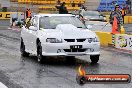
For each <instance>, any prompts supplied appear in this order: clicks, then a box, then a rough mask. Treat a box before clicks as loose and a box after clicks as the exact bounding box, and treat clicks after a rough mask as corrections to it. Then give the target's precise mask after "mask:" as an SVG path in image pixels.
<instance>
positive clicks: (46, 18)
mask: <svg viewBox="0 0 132 88" xmlns="http://www.w3.org/2000/svg"><path fill="white" fill-rule="evenodd" d="M20 51H21V55H22V56H28V55H29V54H35V55H37V57H38V61H39V62H42V61H43V60H44V59H45V57H47V56H65V57H66V59H73V58H75V56H81V55H90V59H91V61H92V62H93V63H97V62H98V60H99V56H100V42H99V39H98V37H97V35H96V34H95V33H94V32H92V31H90V30H89V29H87V28H86V26H85V25H84V24H83V23H82V22H81V21H80V20H79V19H78V18H76V17H75V16H74V15H71V14H38V15H35V16H34V17H32V19H31V25H30V26H29V27H26V26H23V27H22V31H21V46H20Z"/></svg>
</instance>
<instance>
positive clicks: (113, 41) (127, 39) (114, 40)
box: [96, 31, 132, 52]
mask: <svg viewBox="0 0 132 88" xmlns="http://www.w3.org/2000/svg"><path fill="white" fill-rule="evenodd" d="M96 34H97V36H98V37H99V39H100V44H101V46H106V47H108V45H112V46H114V47H115V48H117V49H120V50H124V51H126V52H132V35H127V34H115V35H112V34H111V33H110V32H100V31H96ZM113 36H114V37H113Z"/></svg>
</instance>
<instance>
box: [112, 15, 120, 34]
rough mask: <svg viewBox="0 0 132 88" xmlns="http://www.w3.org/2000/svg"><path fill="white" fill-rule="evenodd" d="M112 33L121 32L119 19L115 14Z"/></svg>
mask: <svg viewBox="0 0 132 88" xmlns="http://www.w3.org/2000/svg"><path fill="white" fill-rule="evenodd" d="M112 34H119V32H118V24H117V19H116V17H115V16H114V22H113V26H112Z"/></svg>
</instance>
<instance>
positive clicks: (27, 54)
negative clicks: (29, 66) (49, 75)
mask: <svg viewBox="0 0 132 88" xmlns="http://www.w3.org/2000/svg"><path fill="white" fill-rule="evenodd" d="M20 52H21V55H22V56H23V57H28V56H29V53H27V52H26V51H25V45H24V42H23V39H21V45H20Z"/></svg>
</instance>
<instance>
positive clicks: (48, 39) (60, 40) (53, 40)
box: [46, 38, 62, 43]
mask: <svg viewBox="0 0 132 88" xmlns="http://www.w3.org/2000/svg"><path fill="white" fill-rule="evenodd" d="M46 42H49V43H62V39H56V38H47V39H46Z"/></svg>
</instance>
